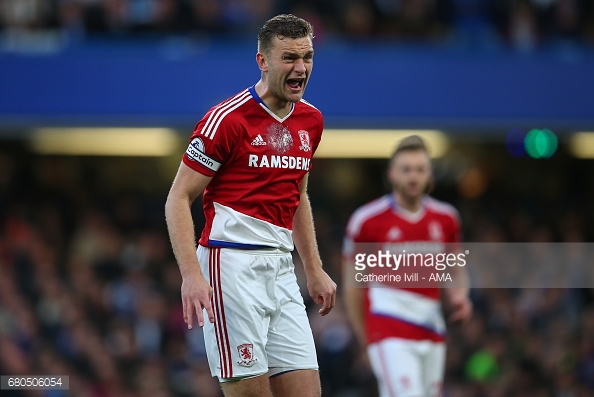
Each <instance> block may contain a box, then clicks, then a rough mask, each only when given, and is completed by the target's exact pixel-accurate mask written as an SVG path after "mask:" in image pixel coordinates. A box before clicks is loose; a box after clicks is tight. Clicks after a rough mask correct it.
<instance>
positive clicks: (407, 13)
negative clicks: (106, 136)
mask: <svg viewBox="0 0 594 397" xmlns="http://www.w3.org/2000/svg"><path fill="white" fill-rule="evenodd" d="M287 12H291V13H295V14H297V15H299V16H303V17H306V18H308V19H309V20H312V23H313V25H314V29H315V32H316V36H317V37H318V39H321V38H325V37H339V38H340V37H342V38H346V39H348V40H370V39H372V40H386V39H389V40H397V41H414V42H423V41H428V42H433V43H447V42H454V43H462V44H478V45H483V46H493V45H498V44H499V43H500V42H507V43H509V46H510V47H511V48H516V49H519V50H522V51H530V50H532V49H534V48H537V47H539V46H542V45H547V44H551V43H560V42H561V43H563V42H572V43H594V5H593V3H592V2H591V1H587V0H348V1H344V2H343V1H338V0H320V1H313V0H255V1H249V0H2V1H0V34H1V33H2V32H4V33H5V34H9V33H10V34H15V32H18V33H21V34H22V33H23V32H28V33H34V32H36V33H50V32H53V31H56V30H58V31H61V32H62V33H64V34H65V36H66V37H68V38H69V39H74V40H75V41H76V40H80V39H82V38H84V37H87V36H89V35H91V36H105V37H130V36H133V37H149V38H158V37H163V36H166V35H171V34H174V35H188V36H190V37H191V36H193V35H197V36H200V37H203V36H206V37H215V35H218V36H219V37H220V36H232V37H234V38H242V35H243V34H245V33H246V32H250V31H253V29H254V27H257V26H259V25H261V23H262V21H264V20H266V19H268V18H270V17H271V16H273V15H275V14H277V13H287Z"/></svg>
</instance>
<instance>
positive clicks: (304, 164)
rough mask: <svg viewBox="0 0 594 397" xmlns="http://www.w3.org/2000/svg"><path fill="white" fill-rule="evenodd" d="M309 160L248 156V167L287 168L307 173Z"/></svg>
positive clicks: (292, 157) (294, 157) (305, 158)
mask: <svg viewBox="0 0 594 397" xmlns="http://www.w3.org/2000/svg"><path fill="white" fill-rule="evenodd" d="M310 163H311V159H310V158H307V157H296V156H274V155H273V156H267V155H265V154H264V155H262V156H259V155H257V154H250V157H249V161H248V166H249V167H256V168H287V169H291V170H295V169H296V170H305V171H309V166H310Z"/></svg>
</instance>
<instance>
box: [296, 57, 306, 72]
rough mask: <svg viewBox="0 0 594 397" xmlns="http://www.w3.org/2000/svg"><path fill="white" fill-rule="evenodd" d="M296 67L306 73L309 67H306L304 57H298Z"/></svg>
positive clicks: (298, 70)
mask: <svg viewBox="0 0 594 397" xmlns="http://www.w3.org/2000/svg"><path fill="white" fill-rule="evenodd" d="M294 69H295V71H296V72H297V73H305V71H306V70H307V69H306V68H305V62H304V61H303V59H298V60H297V61H295V67H294Z"/></svg>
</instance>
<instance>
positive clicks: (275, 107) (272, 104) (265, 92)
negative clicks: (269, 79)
mask: <svg viewBox="0 0 594 397" xmlns="http://www.w3.org/2000/svg"><path fill="white" fill-rule="evenodd" d="M254 88H255V89H256V93H257V94H258V96H259V97H260V99H261V100H262V102H264V104H265V105H266V107H267V108H268V109H270V111H271V112H272V113H274V114H276V115H277V116H278V117H279V118H281V119H282V118H284V117H285V116H286V115H287V114H289V112H290V111H291V102H289V101H280V100H279V99H278V98H277V97H276V96H275V95H274V94H273V93H272V92H270V90H269V89H268V84H266V82H265V81H264V80H260V81H258V83H256V85H255V87H254Z"/></svg>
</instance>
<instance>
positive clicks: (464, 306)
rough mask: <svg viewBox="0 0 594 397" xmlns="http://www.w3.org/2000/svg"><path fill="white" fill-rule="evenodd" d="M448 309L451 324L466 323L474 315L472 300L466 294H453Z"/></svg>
mask: <svg viewBox="0 0 594 397" xmlns="http://www.w3.org/2000/svg"><path fill="white" fill-rule="evenodd" d="M447 309H448V312H449V314H448V322H449V323H450V324H464V323H466V322H468V320H470V316H472V302H471V301H470V299H469V298H468V296H466V295H461V294H452V295H451V296H450V299H449V302H448V308H447Z"/></svg>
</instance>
